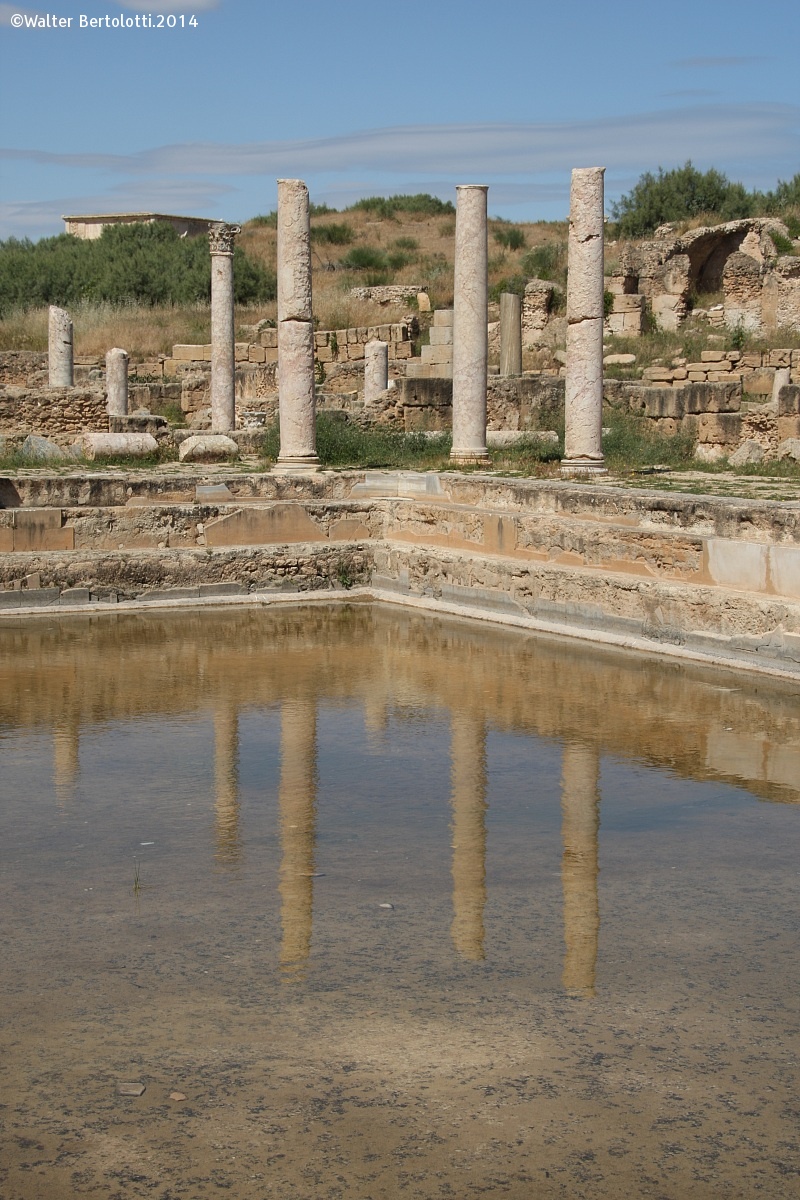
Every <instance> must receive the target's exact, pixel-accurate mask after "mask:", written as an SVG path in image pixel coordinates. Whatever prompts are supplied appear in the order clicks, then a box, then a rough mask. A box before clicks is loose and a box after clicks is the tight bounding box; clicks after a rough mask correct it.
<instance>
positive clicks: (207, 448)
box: [178, 433, 239, 462]
mask: <svg viewBox="0 0 800 1200" xmlns="http://www.w3.org/2000/svg"><path fill="white" fill-rule="evenodd" d="M238 455H239V447H238V446H237V445H236V442H235V441H234V440H233V438H229V437H226V436H225V434H223V433H205V434H195V435H194V436H193V437H188V438H186V439H185V440H184V441H182V442H181V444H180V448H179V450H178V458H179V459H180V461H181V462H219V461H224V460H225V459H228V458H237V457H238Z"/></svg>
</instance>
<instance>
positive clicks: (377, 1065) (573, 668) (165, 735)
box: [0, 605, 800, 1200]
mask: <svg viewBox="0 0 800 1200" xmlns="http://www.w3.org/2000/svg"><path fill="white" fill-rule="evenodd" d="M0 771H1V772H2V775H1V776H0V777H1V778H2V804H1V805H0V867H1V869H2V877H1V880H0V896H1V897H2V913H1V916H0V920H1V921H2V945H3V948H4V949H3V966H2V999H1V1000H0V1026H1V1028H2V1045H0V1052H1V1055H2V1057H0V1103H2V1105H3V1108H2V1110H0V1111H1V1112H2V1133H0V1196H2V1197H3V1200H29V1198H32V1197H47V1198H56V1200H57V1198H60V1197H65V1198H66V1197H72V1196H81V1197H101V1196H102V1197H144V1196H148V1197H153V1196H155V1197H159V1198H161V1200H170V1198H173V1197H187V1198H193V1197H207V1196H217V1195H219V1194H220V1191H228V1192H229V1193H230V1194H231V1195H235V1196H238V1197H247V1198H248V1200H249V1198H254V1200H256V1198H261V1197H281V1198H282V1200H283V1198H298V1200H300V1198H302V1200H305V1198H306V1197H308V1198H309V1200H311V1198H317V1197H320V1198H321V1197H354V1198H355V1200H362V1198H373V1200H377V1198H378V1197H381V1198H383V1197H396V1196H397V1197H424V1198H428V1197H459V1198H460V1197H472V1196H479V1195H487V1194H488V1195H499V1196H509V1197H515V1198H517V1197H518V1198H520V1200H522V1198H523V1197H524V1198H526V1200H527V1198H529V1197H537V1198H538V1197H545V1198H549V1197H584V1196H585V1197H592V1198H594V1197H617V1196H631V1195H633V1196H639V1195H650V1196H654V1197H664V1198H668V1200H679V1198H682V1197H689V1196H692V1197H709V1198H710V1197H715V1198H716V1197H730V1198H733V1197H742V1198H744V1197H751V1196H754V1195H763V1196H765V1197H769V1198H770V1200H776V1198H781V1197H784V1196H785V1197H790V1196H791V1197H794V1196H796V1195H797V1191H798V1188H799V1187H800V1099H799V1098H798V1091H797V1086H798V1082H797V1081H798V1075H797V1050H798V1026H799V1024H800V1021H799V1020H798V1015H799V1014H798V1009H799V1008H800V1004H799V1003H798V997H800V939H799V938H798V927H799V924H800V923H799V922H798V911H799V910H800V904H798V884H800V854H798V845H800V704H799V703H798V695H797V689H796V688H793V687H791V686H789V685H778V684H774V683H771V682H769V681H767V682H765V681H764V680H761V679H749V680H748V679H747V678H745V677H744V676H743V675H741V674H738V675H737V674H732V673H722V672H719V673H712V672H703V671H701V670H698V669H694V668H692V667H687V666H685V665H680V664H676V663H670V662H666V661H658V660H653V661H649V660H646V659H645V658H642V657H635V656H631V655H625V654H623V653H619V652H611V651H609V652H605V651H599V650H596V649H593V648H591V647H588V646H586V645H582V644H578V643H574V644H567V643H560V642H558V641H555V640H546V639H542V638H538V637H535V636H532V635H527V634H524V633H519V632H510V631H503V630H497V629H486V628H481V627H478V626H476V625H472V624H470V623H467V622H459V621H456V620H448V621H434V620H433V619H432V618H430V617H428V616H418V615H413V614H412V615H409V614H407V613H404V612H402V611H394V610H391V609H374V608H370V607H367V606H360V605H353V606H350V607H347V608H333V607H332V608H317V607H315V608H306V609H283V610H281V611H274V610H273V611H267V612H265V611H253V610H245V609H228V610H225V611H217V612H215V613H214V612H207V611H204V612H191V611H187V612H182V613H170V614H167V615H165V614H159V613H151V614H147V615H139V614H136V615H132V614H119V615H117V616H113V615H103V616H99V617H97V618H92V619H90V618H87V617H77V616H75V617H71V618H70V617H64V618H62V619H60V620H58V621H57V622H52V623H50V622H46V621H44V620H42V621H33V622H29V623H27V624H26V623H24V622H21V621H20V622H19V623H9V622H4V623H3V626H2V628H0ZM125 1082H140V1083H143V1084H145V1085H146V1091H145V1092H144V1094H143V1095H142V1096H140V1097H139V1098H126V1097H122V1096H120V1095H119V1094H118V1085H119V1084H120V1083H125ZM172 1097H183V1098H182V1099H176V1098H172Z"/></svg>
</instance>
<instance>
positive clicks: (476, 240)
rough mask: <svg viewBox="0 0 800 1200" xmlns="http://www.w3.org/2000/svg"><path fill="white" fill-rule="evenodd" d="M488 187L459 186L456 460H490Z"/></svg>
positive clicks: (455, 313)
mask: <svg viewBox="0 0 800 1200" xmlns="http://www.w3.org/2000/svg"><path fill="white" fill-rule="evenodd" d="M488 191H489V189H488V187H485V186H483V185H482V184H464V185H462V186H460V187H458V188H457V195H458V200H457V203H456V254H455V272H454V284H453V289H454V301H453V448H452V450H451V451H450V458H451V460H452V461H453V462H456V463H481V462H488V461H489V456H488V453H487V449H486V367H487V359H488V331H487V326H486V320H487V318H486V303H487V293H488V283H487V274H486V273H487V263H488V242H487V221H486V203H487V193H488Z"/></svg>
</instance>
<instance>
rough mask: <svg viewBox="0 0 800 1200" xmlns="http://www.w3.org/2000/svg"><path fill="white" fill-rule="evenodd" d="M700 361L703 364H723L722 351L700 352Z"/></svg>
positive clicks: (723, 354)
mask: <svg viewBox="0 0 800 1200" xmlns="http://www.w3.org/2000/svg"><path fill="white" fill-rule="evenodd" d="M700 361H701V362H704V363H721V362H725V351H724V350H702V351H701V352H700Z"/></svg>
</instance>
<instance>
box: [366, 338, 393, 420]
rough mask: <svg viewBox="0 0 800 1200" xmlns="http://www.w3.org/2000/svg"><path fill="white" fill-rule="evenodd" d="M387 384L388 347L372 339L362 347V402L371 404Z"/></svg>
mask: <svg viewBox="0 0 800 1200" xmlns="http://www.w3.org/2000/svg"><path fill="white" fill-rule="evenodd" d="M388 386H389V347H388V346H387V344H386V342H381V341H378V340H377V339H374V340H373V341H371V342H367V344H366V346H365V347H364V403H365V404H371V403H372V401H373V400H375V399H376V398H377V397H378V396H379V395H380V394H381V392H385V391H386V389H387V388H388Z"/></svg>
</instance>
